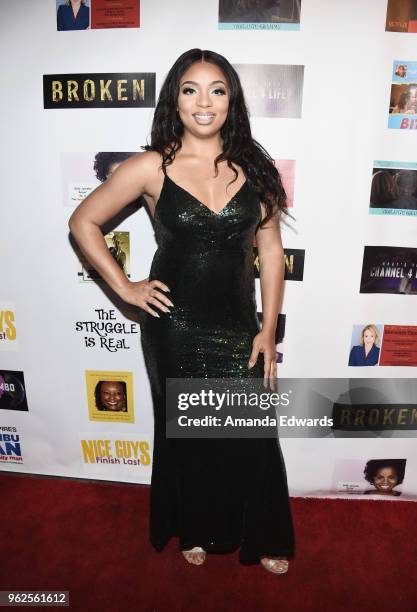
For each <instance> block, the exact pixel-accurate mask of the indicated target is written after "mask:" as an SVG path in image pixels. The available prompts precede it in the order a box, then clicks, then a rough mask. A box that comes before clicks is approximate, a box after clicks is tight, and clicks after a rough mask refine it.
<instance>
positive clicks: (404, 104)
mask: <svg viewBox="0 0 417 612" xmlns="http://www.w3.org/2000/svg"><path fill="white" fill-rule="evenodd" d="M388 127H389V128H394V129H397V130H415V129H417V61H402V60H400V61H398V60H395V61H394V65H393V69H392V80H391V97H390V103H389V117H388Z"/></svg>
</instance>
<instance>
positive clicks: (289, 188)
mask: <svg viewBox="0 0 417 612" xmlns="http://www.w3.org/2000/svg"><path fill="white" fill-rule="evenodd" d="M274 163H275V166H276V167H277V169H278V172H279V174H280V176H281V181H282V185H283V187H284V190H285V193H286V195H287V206H288V208H292V207H293V206H294V181H295V160H294V159H276V160H274Z"/></svg>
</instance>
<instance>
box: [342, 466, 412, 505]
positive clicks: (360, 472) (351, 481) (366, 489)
mask: <svg viewBox="0 0 417 612" xmlns="http://www.w3.org/2000/svg"><path fill="white" fill-rule="evenodd" d="M406 462H407V460H406V459H385V458H382V459H339V460H337V461H336V462H335V467H334V472H333V490H334V491H335V492H336V493H345V494H346V493H347V494H349V495H377V496H385V497H389V498H392V499H393V498H396V497H399V496H400V495H401V493H402V483H403V481H404V476H405V466H406Z"/></svg>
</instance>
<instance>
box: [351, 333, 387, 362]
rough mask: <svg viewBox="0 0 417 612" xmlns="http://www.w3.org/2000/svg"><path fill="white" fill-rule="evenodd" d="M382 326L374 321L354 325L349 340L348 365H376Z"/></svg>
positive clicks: (379, 350)
mask: <svg viewBox="0 0 417 612" xmlns="http://www.w3.org/2000/svg"><path fill="white" fill-rule="evenodd" d="M382 334H383V326H382V325H375V324H374V323H366V324H361V325H354V326H353V331H352V339H351V342H350V352H349V362H348V365H349V366H376V365H378V362H379V355H380V352H381V340H382Z"/></svg>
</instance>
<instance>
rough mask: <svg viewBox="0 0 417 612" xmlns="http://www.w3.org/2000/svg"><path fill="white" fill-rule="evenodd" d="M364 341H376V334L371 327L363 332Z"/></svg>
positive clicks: (371, 342) (366, 342)
mask: <svg viewBox="0 0 417 612" xmlns="http://www.w3.org/2000/svg"><path fill="white" fill-rule="evenodd" d="M363 341H364V343H365V344H366V345H368V346H369V345H370V344H371V345H372V344H373V343H374V342H375V334H374V333H373V331H371V330H370V329H366V330H365V331H364V332H363Z"/></svg>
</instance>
